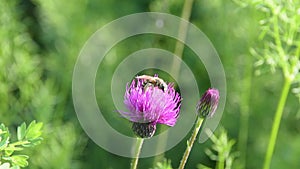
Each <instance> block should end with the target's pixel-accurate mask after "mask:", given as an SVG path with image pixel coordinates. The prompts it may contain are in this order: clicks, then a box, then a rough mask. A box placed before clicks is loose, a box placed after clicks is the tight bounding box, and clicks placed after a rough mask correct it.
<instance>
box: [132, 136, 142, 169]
mask: <svg viewBox="0 0 300 169" xmlns="http://www.w3.org/2000/svg"><path fill="white" fill-rule="evenodd" d="M143 142H144V139H143V138H137V140H136V146H135V152H134V155H135V157H134V158H132V161H131V167H130V168H131V169H136V168H137V164H138V161H139V156H140V154H141V149H142V145H143Z"/></svg>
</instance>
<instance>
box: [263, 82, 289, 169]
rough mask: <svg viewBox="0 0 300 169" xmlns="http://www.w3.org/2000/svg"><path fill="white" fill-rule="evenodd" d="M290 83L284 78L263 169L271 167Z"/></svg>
mask: <svg viewBox="0 0 300 169" xmlns="http://www.w3.org/2000/svg"><path fill="white" fill-rule="evenodd" d="M291 83H292V80H291V79H289V78H285V81H284V85H283V88H282V92H281V96H280V100H279V103H278V106H277V110H276V113H275V117H274V121H273V125H272V131H271V136H270V140H269V144H268V148H267V152H266V156H265V162H264V166H263V169H269V168H270V165H271V160H272V156H273V152H274V148H275V144H276V138H277V134H278V130H279V126H280V121H281V117H282V113H283V109H284V105H285V102H286V99H287V96H288V94H289V90H290V87H291Z"/></svg>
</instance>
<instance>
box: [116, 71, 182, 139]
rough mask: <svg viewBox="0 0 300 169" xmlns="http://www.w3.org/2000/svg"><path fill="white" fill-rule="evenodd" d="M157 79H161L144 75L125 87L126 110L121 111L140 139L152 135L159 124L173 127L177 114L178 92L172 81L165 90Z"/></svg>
mask: <svg viewBox="0 0 300 169" xmlns="http://www.w3.org/2000/svg"><path fill="white" fill-rule="evenodd" d="M140 77H143V78H140ZM158 82H163V81H162V79H160V78H158V77H157V76H154V77H152V76H147V75H143V76H139V77H137V78H135V79H134V80H133V81H132V82H131V84H130V85H129V84H127V87H126V92H125V95H124V104H125V106H126V107H127V109H128V110H129V111H128V112H120V113H121V115H122V116H124V117H126V118H127V119H129V120H130V121H132V122H133V126H132V129H133V131H134V132H135V134H137V135H138V136H140V137H142V138H146V137H152V136H153V134H154V133H155V129H156V124H158V123H159V124H165V125H168V126H174V125H175V123H176V121H177V118H178V115H179V110H180V105H181V104H180V101H181V97H180V95H179V94H178V93H177V92H176V91H175V89H174V87H173V85H172V84H168V85H166V89H165V88H161V86H162V85H160V84H158ZM163 83H164V82H163Z"/></svg>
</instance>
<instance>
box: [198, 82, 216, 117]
mask: <svg viewBox="0 0 300 169" xmlns="http://www.w3.org/2000/svg"><path fill="white" fill-rule="evenodd" d="M219 98H220V96H219V91H218V90H217V89H212V88H211V89H208V90H207V91H206V92H205V93H204V94H203V95H202V97H201V99H200V101H199V102H198V104H197V112H198V115H199V116H200V117H201V118H206V117H209V118H210V117H213V115H214V114H215V111H216V109H217V107H218V104H219Z"/></svg>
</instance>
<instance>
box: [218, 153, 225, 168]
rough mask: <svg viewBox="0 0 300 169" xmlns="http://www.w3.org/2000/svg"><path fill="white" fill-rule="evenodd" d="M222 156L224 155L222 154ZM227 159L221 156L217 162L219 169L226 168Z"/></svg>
mask: <svg viewBox="0 0 300 169" xmlns="http://www.w3.org/2000/svg"><path fill="white" fill-rule="evenodd" d="M221 156H222V155H221ZM224 164H225V159H224V158H223V157H222V158H221V157H219V161H218V164H217V169H224Z"/></svg>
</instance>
